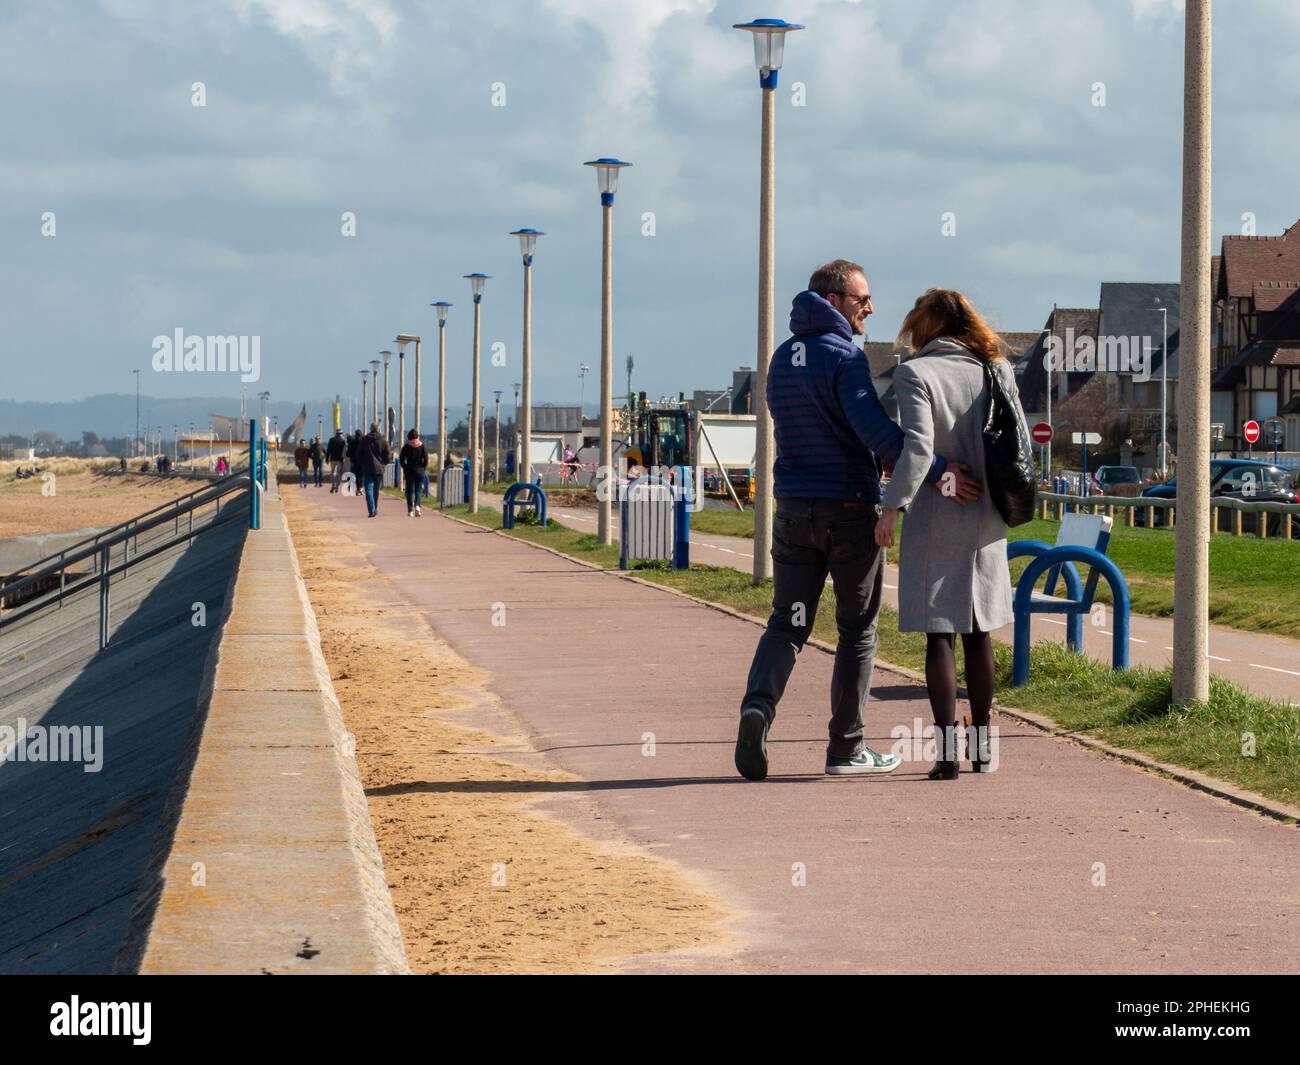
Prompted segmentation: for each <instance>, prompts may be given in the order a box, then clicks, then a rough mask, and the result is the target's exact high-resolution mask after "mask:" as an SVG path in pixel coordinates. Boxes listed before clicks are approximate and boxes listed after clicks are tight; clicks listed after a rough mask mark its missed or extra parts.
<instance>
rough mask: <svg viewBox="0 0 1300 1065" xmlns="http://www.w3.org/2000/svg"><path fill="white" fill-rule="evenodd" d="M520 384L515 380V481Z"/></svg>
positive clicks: (517, 478)
mask: <svg viewBox="0 0 1300 1065" xmlns="http://www.w3.org/2000/svg"><path fill="white" fill-rule="evenodd" d="M521 384H522V382H520V381H516V382H515V438H514V449H515V480H516V481H517V480H519V456H520V451H519V389H520V386H521Z"/></svg>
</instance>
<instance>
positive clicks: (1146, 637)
mask: <svg viewBox="0 0 1300 1065" xmlns="http://www.w3.org/2000/svg"><path fill="white" fill-rule="evenodd" d="M551 514H552V516H553V517H555V518H557V519H558V520H559V521H561V522H563V523H565V524H566V525H570V526H571V527H573V528H576V529H591V530H594V529H595V528H596V515H595V513H594V512H593V511H588V512H584V511H583V510H581V509H579V508H576V507H568V506H558V507H556V508H555V509H554V510H552V511H551ZM691 559H692V560H693V561H695V562H704V563H707V564H708V565H712V566H727V567H730V568H731V569H739V570H742V571H745V572H750V571H752V569H753V565H754V541H753V540H749V539H745V538H743V537H739V536H721V535H716V534H712V533H697V532H694V531H692V532H691ZM884 601H885V603H886V605H888V606H891V607H894V608H895V609H897V607H898V568H897V567H896V566H892V565H890V566H886V567H885V591H884ZM1083 629H1084V631H1083V649H1084V653H1085V654H1088V655H1090V656H1091V657H1093V658H1096V659H1098V660H1100V661H1103V662H1109V661H1111V653H1112V641H1113V630H1112V628H1111V615H1110V608H1109V607H1107V608H1106V615H1105V620H1104V623H1103V624H1101V625H1092V624H1089V623H1088V622H1086V621H1085V623H1084V626H1083ZM1173 634H1174V629H1173V623H1172V622H1171V621H1169V620H1167V619H1165V618H1154V617H1149V616H1147V615H1145V614H1133V615H1131V617H1130V621H1129V659H1130V661H1131V662H1132V664H1133V665H1139V666H1151V667H1152V668H1154V669H1165V668H1167V667H1168V666H1169V663H1170V660H1171V657H1172V654H1171V653H1172V651H1173V646H1172V645H1173ZM1013 635H1014V631H1013V627H1012V626H1011V625H1006V626H1004V627H1003V628H1001V629H997V630H996V631H995V632H994V633H993V638H994V639H996V640H999V641H1000V642H1002V643H1005V644H1010V643H1011V641H1012V637H1013ZM1033 638H1034V642H1035V643H1038V642H1040V641H1043V640H1051V641H1052V642H1053V643H1065V622H1064V621H1062V620H1060V619H1058V618H1052V617H1046V616H1044V615H1042V614H1035V615H1034V619H1033ZM1208 657H1209V659H1210V671H1211V672H1212V673H1216V674H1218V675H1219V676H1220V677H1223V678H1224V679H1225V680H1230V681H1232V682H1233V683H1234V684H1238V685H1240V686H1241V687H1243V688H1245V689H1247V690H1248V691H1252V692H1255V693H1256V694H1257V695H1264V696H1267V697H1268V698H1270V699H1277V700H1279V701H1281V702H1288V703H1294V702H1300V640H1293V639H1290V638H1288V637H1285V636H1268V635H1265V634H1263V633H1256V632H1243V631H1242V630H1240V629H1230V628H1227V627H1225V626H1222V625H1211V626H1210V635H1209V654H1208Z"/></svg>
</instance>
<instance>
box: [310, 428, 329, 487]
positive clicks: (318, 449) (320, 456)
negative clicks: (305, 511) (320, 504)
mask: <svg viewBox="0 0 1300 1065" xmlns="http://www.w3.org/2000/svg"><path fill="white" fill-rule="evenodd" d="M310 451H311V473H312V483H313V484H314V485H315V486H316V487H317V488H319V487H320V486H321V484H322V483H323V480H322V477H321V471H322V469H323V467H324V466H325V448H324V447H323V446H322V445H321V442H320V437H319V436H318V437H316V439H315V440H313V441H312V442H311V448H310Z"/></svg>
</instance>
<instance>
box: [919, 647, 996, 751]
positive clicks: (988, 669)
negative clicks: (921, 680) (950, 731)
mask: <svg viewBox="0 0 1300 1065" xmlns="http://www.w3.org/2000/svg"><path fill="white" fill-rule="evenodd" d="M961 647H962V651H963V652H964V653H965V656H966V693H967V695H968V696H969V698H970V719H971V724H972V725H987V724H988V723H989V710H990V708H991V707H992V706H993V641H992V640H991V639H990V638H989V634H988V633H987V632H981V631H980V629H979V626H978V625H975V624H974V622H973V621H972V623H971V631H970V632H963V633H962V634H961ZM925 687H926V689H927V691H928V692H929V694H930V710H931V712H932V713H933V714H934V723H935V724H936V725H955V724H956V723H957V660H956V641H955V639H954V636H953V633H951V632H927V633H926V634H925Z"/></svg>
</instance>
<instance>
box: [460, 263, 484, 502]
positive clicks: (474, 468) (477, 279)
mask: <svg viewBox="0 0 1300 1065" xmlns="http://www.w3.org/2000/svg"><path fill="white" fill-rule="evenodd" d="M488 279H489V275H488V274H478V273H475V274H466V275H465V280H467V281H468V282H469V287H470V292H471V293H473V295H474V398H473V399H472V400H471V401H470V419H469V472H470V478H469V512H470V513H471V514H477V513H478V482H479V479H480V478H481V477H482V476H483V471H482V469H480V468H479V451H480V450H481V444H482V436H481V434H480V432H479V422H478V407H479V403H478V346H479V345H478V341H479V330H480V326H481V318H482V313H483V288H484V286H485V285H487V283H488Z"/></svg>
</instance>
